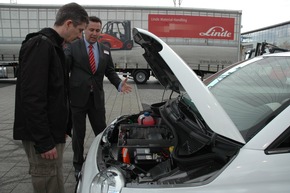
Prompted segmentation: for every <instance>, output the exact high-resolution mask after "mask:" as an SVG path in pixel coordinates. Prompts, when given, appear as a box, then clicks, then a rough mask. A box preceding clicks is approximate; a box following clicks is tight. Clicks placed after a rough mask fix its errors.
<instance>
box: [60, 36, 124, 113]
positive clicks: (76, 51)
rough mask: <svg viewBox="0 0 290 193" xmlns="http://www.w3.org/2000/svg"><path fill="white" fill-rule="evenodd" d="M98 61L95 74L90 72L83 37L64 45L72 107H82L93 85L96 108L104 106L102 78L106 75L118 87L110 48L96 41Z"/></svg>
mask: <svg viewBox="0 0 290 193" xmlns="http://www.w3.org/2000/svg"><path fill="white" fill-rule="evenodd" d="M98 46H99V63H98V68H97V71H96V72H95V74H93V73H92V71H91V68H90V64H89V56H88V53H87V50H86V44H85V42H84V40H83V39H80V40H76V41H74V42H73V43H71V44H68V45H67V46H66V48H65V49H64V50H65V54H66V55H67V62H68V63H69V65H70V69H71V71H70V73H71V74H70V99H71V105H72V107H84V106H85V105H86V103H87V101H88V98H89V95H90V90H91V86H93V92H94V100H95V106H96V109H99V110H101V109H104V108H105V100H104V90H103V79H104V76H106V77H107V78H108V79H109V81H110V82H111V83H112V84H113V85H114V86H115V87H116V89H118V86H119V84H120V83H121V81H122V80H121V79H120V78H119V76H118V75H117V73H116V72H115V69H114V64H113V60H112V57H111V51H110V48H108V47H106V46H104V45H103V44H101V43H98Z"/></svg>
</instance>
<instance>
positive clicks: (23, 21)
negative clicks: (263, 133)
mask: <svg viewBox="0 0 290 193" xmlns="http://www.w3.org/2000/svg"><path fill="white" fill-rule="evenodd" d="M83 6H84V7H85V9H86V10H87V12H88V13H89V15H90V16H97V17H99V18H101V20H102V22H103V28H102V34H101V35H100V38H99V42H101V43H103V44H105V45H106V46H108V47H110V48H111V52H112V57H113V61H114V64H115V69H116V72H118V73H119V74H120V75H123V76H129V77H132V78H133V79H134V81H135V82H136V83H138V84H142V83H146V81H147V80H148V79H149V77H150V76H154V74H153V73H152V71H151V69H150V67H149V66H148V65H147V62H146V61H145V59H144V58H143V56H142V54H143V50H142V48H141V47H140V46H139V45H137V44H134V42H133V40H132V39H133V38H132V28H134V27H137V28H142V29H145V30H148V31H150V32H152V33H153V34H155V35H157V36H158V37H160V38H161V39H163V40H164V41H165V42H166V43H167V44H168V45H169V46H170V47H171V48H172V49H173V50H174V51H175V52H176V53H177V54H178V55H179V56H180V57H181V58H182V59H183V60H184V61H185V62H186V63H187V64H188V65H189V67H190V68H191V69H192V70H194V71H195V72H196V73H197V74H198V75H199V76H201V77H203V76H204V75H205V74H208V73H215V72H217V71H219V70H220V69H223V68H225V67H227V66H228V65H230V64H232V63H234V62H237V61H239V60H240V59H241V58H240V43H241V42H240V39H241V38H240V34H241V31H240V30H241V16H242V12H241V11H239V10H217V9H202V8H183V7H153V6H101V5H96V6H93V5H90V6H89V5H83ZM59 7H60V5H19V4H0V11H1V28H2V32H1V33H0V46H1V47H0V49H1V52H0V54H1V59H2V62H3V63H5V62H4V61H5V58H6V57H5V56H6V55H7V54H8V55H13V56H15V55H16V57H17V55H18V52H19V48H20V45H21V42H22V40H23V39H24V37H25V36H26V34H27V33H29V32H35V31H38V30H40V29H41V28H43V27H47V26H53V22H54V17H55V15H56V12H57V10H58V8H59ZM5 64H7V62H6V63H5ZM13 65H14V66H15V62H14V61H13ZM14 68H15V67H14ZM14 71H15V70H14ZM8 77H9V75H8Z"/></svg>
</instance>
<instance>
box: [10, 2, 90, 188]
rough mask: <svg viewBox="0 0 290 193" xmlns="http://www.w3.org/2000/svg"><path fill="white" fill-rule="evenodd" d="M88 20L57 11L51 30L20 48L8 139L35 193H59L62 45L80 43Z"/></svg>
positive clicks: (71, 10) (76, 12)
mask: <svg viewBox="0 0 290 193" xmlns="http://www.w3.org/2000/svg"><path fill="white" fill-rule="evenodd" d="M87 23H88V14H87V12H86V11H85V9H84V8H83V7H81V6H80V5H78V4H76V3H70V4H66V5H64V6H62V7H61V8H60V9H59V10H58V12H57V15H56V20H55V23H54V26H53V28H44V29H42V30H40V31H39V32H37V33H30V34H28V35H27V36H26V39H25V40H24V41H23V42H22V46H21V49H20V53H19V68H18V72H17V83H16V101H15V120H14V128H13V137H14V139H15V140H22V144H23V146H24V149H25V152H26V154H27V157H28V161H29V164H30V168H29V173H30V174H31V178H32V184H33V189H34V192H35V193H40V192H46V193H56V192H57V193H63V192H64V181H63V173H62V172H63V171H62V170H63V169H62V158H63V151H64V144H65V138H66V128H67V123H68V104H69V103H68V89H69V88H68V77H69V76H68V71H69V69H68V67H67V66H66V63H65V55H64V52H63V44H64V43H65V42H71V41H73V40H75V39H76V38H81V34H82V31H83V30H84V29H85V27H86V25H87Z"/></svg>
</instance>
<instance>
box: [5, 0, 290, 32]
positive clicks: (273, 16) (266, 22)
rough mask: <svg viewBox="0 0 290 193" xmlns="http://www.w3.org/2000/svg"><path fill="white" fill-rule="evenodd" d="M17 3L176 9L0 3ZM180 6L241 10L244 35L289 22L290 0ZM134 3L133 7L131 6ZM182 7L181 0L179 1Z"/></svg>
mask: <svg viewBox="0 0 290 193" xmlns="http://www.w3.org/2000/svg"><path fill="white" fill-rule="evenodd" d="M10 2H17V4H47V2H50V4H66V3H70V2H76V3H79V4H80V5H133V6H134V5H137V6H139V5H141V6H142V5H145V6H155V7H156V6H170V7H173V6H174V0H102V1H98V0H74V1H72V0H49V1H41V0H0V3H10ZM180 2H181V5H180V7H193V8H210V9H226V10H241V11H242V26H243V27H242V32H247V31H251V30H255V29H259V28H262V27H267V26H270V25H274V24H278V23H282V22H286V21H290V11H289V9H290V0H273V1H268V0H267V1H265V0H241V1H238V0H180ZM132 3H134V4H132ZM176 6H177V7H179V0H176Z"/></svg>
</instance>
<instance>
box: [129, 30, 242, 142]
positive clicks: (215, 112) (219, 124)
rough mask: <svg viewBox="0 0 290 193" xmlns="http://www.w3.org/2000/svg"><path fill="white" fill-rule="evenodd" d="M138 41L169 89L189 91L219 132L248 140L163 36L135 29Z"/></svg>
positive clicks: (149, 62) (201, 110) (147, 58)
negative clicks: (164, 40) (159, 36)
mask: <svg viewBox="0 0 290 193" xmlns="http://www.w3.org/2000/svg"><path fill="white" fill-rule="evenodd" d="M133 37H134V41H135V42H136V43H137V44H139V45H140V46H141V47H142V48H143V49H144V50H145V53H144V54H143V56H144V58H145V59H146V61H147V62H148V64H149V66H150V67H151V69H152V71H153V73H154V75H155V77H156V78H157V79H158V80H159V82H160V83H161V84H162V85H163V86H164V87H165V88H167V89H171V90H173V91H175V92H177V93H180V88H181V86H182V88H183V89H185V91H186V92H187V94H188V95H189V97H190V98H191V100H192V101H193V102H194V104H195V106H196V107H197V108H198V110H199V112H200V113H201V115H202V117H203V119H204V120H205V121H206V123H207V124H208V126H209V127H210V128H211V129H212V130H213V131H214V132H216V133H217V134H220V135H223V136H224V137H227V138H230V139H232V140H235V141H238V142H240V143H243V144H244V143H245V140H244V138H243V137H242V135H241V133H240V132H239V130H238V129H237V127H236V126H235V125H234V123H233V122H232V120H231V119H230V118H229V116H228V115H227V113H226V112H225V111H224V109H223V108H222V107H221V105H220V104H219V102H218V101H217V100H216V99H215V97H214V96H213V95H212V93H211V92H210V90H209V89H208V88H207V87H206V86H205V85H204V84H203V82H202V81H201V80H200V78H199V77H198V76H197V75H196V74H195V73H194V71H193V70H192V69H190V67H189V66H188V65H187V64H186V63H185V62H184V61H183V60H182V59H181V58H180V57H179V56H178V55H177V54H176V53H175V52H174V51H173V50H172V49H171V48H170V47H169V46H168V45H167V44H166V43H165V42H163V41H162V40H161V39H160V38H158V37H157V36H155V35H154V34H152V33H150V32H148V31H146V30H143V29H140V28H134V29H133Z"/></svg>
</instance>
